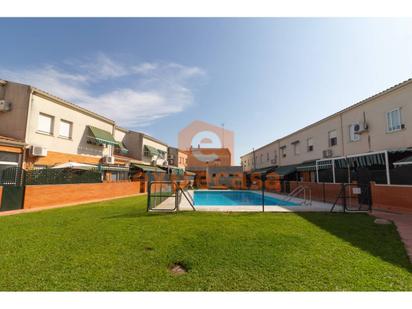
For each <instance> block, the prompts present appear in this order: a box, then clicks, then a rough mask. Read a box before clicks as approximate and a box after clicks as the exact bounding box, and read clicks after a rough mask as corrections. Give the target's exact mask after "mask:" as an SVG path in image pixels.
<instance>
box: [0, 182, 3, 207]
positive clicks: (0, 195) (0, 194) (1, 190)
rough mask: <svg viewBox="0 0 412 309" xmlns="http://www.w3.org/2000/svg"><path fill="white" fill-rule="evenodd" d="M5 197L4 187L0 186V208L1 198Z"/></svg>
mask: <svg viewBox="0 0 412 309" xmlns="http://www.w3.org/2000/svg"><path fill="white" fill-rule="evenodd" d="M2 197H3V187H2V186H0V208H1V199H2Z"/></svg>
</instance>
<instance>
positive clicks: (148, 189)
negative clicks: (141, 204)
mask: <svg viewBox="0 0 412 309" xmlns="http://www.w3.org/2000/svg"><path fill="white" fill-rule="evenodd" d="M151 189H152V186H151V181H150V179H149V180H148V182H147V211H149V209H150V195H151V194H150V192H151Z"/></svg>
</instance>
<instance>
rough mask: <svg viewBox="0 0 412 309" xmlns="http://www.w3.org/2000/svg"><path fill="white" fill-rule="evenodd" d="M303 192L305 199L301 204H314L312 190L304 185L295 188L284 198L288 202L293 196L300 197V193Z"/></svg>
mask: <svg viewBox="0 0 412 309" xmlns="http://www.w3.org/2000/svg"><path fill="white" fill-rule="evenodd" d="M302 193H303V201H302V202H301V203H300V204H301V205H312V190H311V189H310V188H309V187H307V186H303V185H300V186H298V187H296V188H295V189H293V190H292V191H291V192H290V193H289V194H288V195H287V197H286V198H285V199H284V200H285V201H287V202H288V201H291V200H292V199H293V198H299V195H300V194H302Z"/></svg>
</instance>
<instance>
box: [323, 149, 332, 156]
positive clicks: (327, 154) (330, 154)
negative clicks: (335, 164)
mask: <svg viewBox="0 0 412 309" xmlns="http://www.w3.org/2000/svg"><path fill="white" fill-rule="evenodd" d="M322 154H323V157H324V158H331V157H332V156H333V152H332V149H326V150H324V151H323V152H322Z"/></svg>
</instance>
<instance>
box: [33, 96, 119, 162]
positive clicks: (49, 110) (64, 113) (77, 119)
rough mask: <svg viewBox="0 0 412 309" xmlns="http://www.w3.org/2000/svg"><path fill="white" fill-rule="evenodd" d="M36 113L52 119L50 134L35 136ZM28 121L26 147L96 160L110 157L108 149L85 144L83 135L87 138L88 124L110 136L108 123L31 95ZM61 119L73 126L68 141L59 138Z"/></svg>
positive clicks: (36, 125) (85, 139)
mask: <svg viewBox="0 0 412 309" xmlns="http://www.w3.org/2000/svg"><path fill="white" fill-rule="evenodd" d="M40 113H44V114H47V115H50V116H54V128H53V134H52V135H47V134H43V133H39V132H38V131H37V127H38V118H39V114H40ZM28 119H29V121H28V135H27V143H28V144H30V145H38V146H43V147H47V149H48V150H49V151H55V152H62V153H69V154H82V155H90V156H99V157H101V156H104V155H111V153H110V148H111V147H102V146H96V145H91V144H87V136H88V135H89V130H88V129H87V126H88V125H91V126H94V127H97V128H99V129H102V130H105V131H108V132H110V133H112V132H113V129H114V125H113V124H112V123H109V122H106V121H103V120H101V119H98V118H96V117H92V116H90V115H87V114H86V113H83V112H80V111H78V110H76V109H74V108H70V107H67V106H64V105H62V104H59V103H57V102H56V101H54V100H51V99H47V98H45V97H43V96H40V95H36V94H34V95H33V96H32V104H31V109H30V111H29V118H28ZM61 119H63V120H66V121H70V122H72V123H73V126H72V138H71V139H66V138H61V137H59V125H60V120H61Z"/></svg>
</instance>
